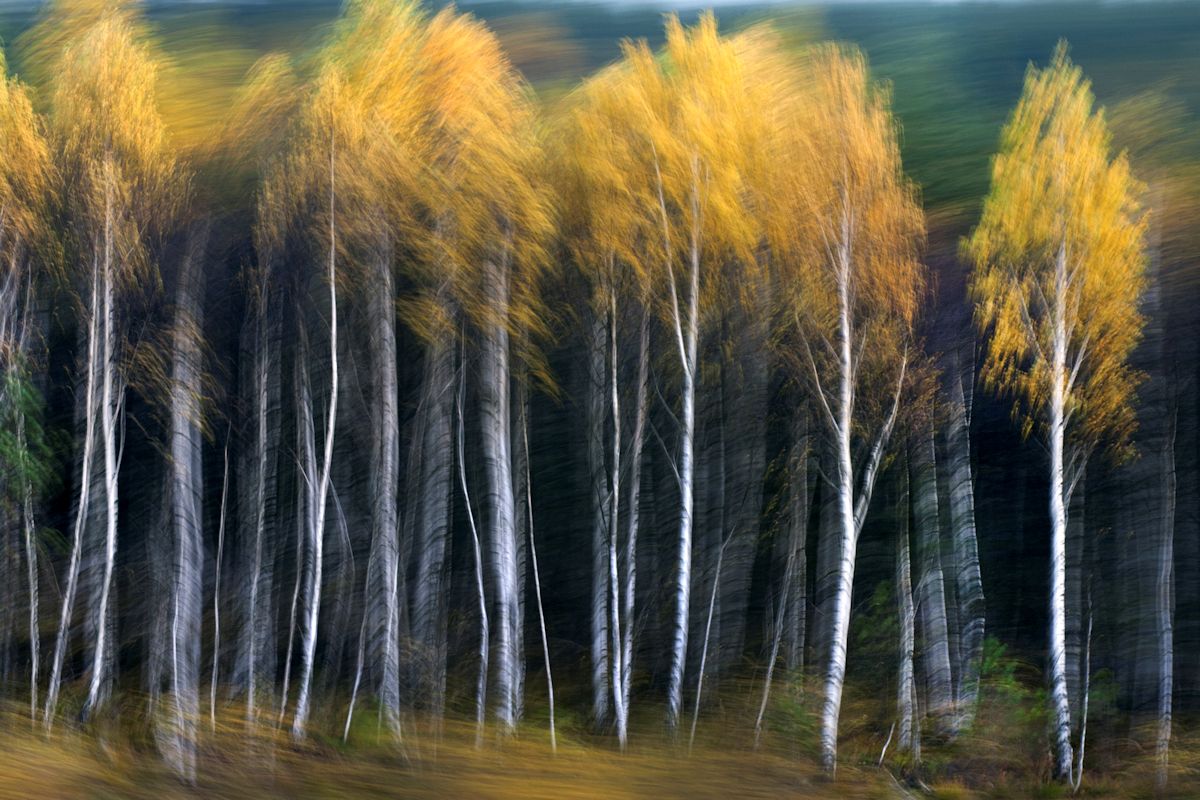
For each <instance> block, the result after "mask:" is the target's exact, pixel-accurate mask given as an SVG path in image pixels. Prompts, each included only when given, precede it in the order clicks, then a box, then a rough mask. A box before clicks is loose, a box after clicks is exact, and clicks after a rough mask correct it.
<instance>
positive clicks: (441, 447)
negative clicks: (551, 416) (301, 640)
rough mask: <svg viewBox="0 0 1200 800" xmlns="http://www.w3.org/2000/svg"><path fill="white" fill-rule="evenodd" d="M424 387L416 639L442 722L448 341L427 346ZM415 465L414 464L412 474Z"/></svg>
mask: <svg viewBox="0 0 1200 800" xmlns="http://www.w3.org/2000/svg"><path fill="white" fill-rule="evenodd" d="M422 382H423V385H422V387H421V407H420V410H419V411H418V413H419V414H422V415H423V418H422V420H421V425H420V430H421V447H420V464H419V472H418V480H419V481H420V495H419V501H418V502H419V513H420V518H419V521H418V525H417V537H418V538H417V548H416V549H417V552H416V558H417V567H416V580H415V581H414V586H413V590H414V592H415V600H414V602H413V635H414V638H415V640H416V642H417V645H418V647H419V648H420V650H419V653H418V659H419V663H420V664H421V680H419V681H418V686H419V687H421V688H422V689H423V694H425V695H426V696H427V697H429V698H430V699H429V704H430V710H431V712H432V713H433V715H434V717H435V718H440V717H441V716H442V713H443V709H444V706H445V697H446V647H447V642H446V624H447V600H446V595H447V592H448V591H449V587H448V586H446V585H445V583H446V574H447V567H448V565H449V548H450V526H451V518H452V514H453V507H454V484H453V477H454V476H453V470H454V429H453V427H452V425H453V414H454V400H455V397H456V396H457V391H456V390H455V364H454V345H453V342H452V341H450V338H449V337H448V336H445V337H439V338H437V339H435V340H434V341H432V342H431V343H430V344H429V348H428V351H427V353H426V361H425V370H424V377H423V378H422ZM411 469H412V466H411V465H410V471H411Z"/></svg>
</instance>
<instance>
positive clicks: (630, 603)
mask: <svg viewBox="0 0 1200 800" xmlns="http://www.w3.org/2000/svg"><path fill="white" fill-rule="evenodd" d="M649 365H650V316H649V313H648V312H646V311H644V310H643V312H642V324H641V331H640V335H639V341H638V371H637V385H636V386H635V387H634V392H635V393H636V400H635V401H634V402H635V405H636V410H635V412H634V421H633V436H632V438H631V440H630V448H629V449H630V453H629V458H630V462H629V499H628V503H629V510H628V512H627V514H626V520H625V524H626V534H625V582H624V587H623V592H624V594H623V599H622V605H621V614H622V616H623V617H624V619H625V626H624V628H623V629H622V630H621V636H622V644H621V670H622V673H621V697H622V703H623V705H624V712H625V717H626V719H627V720H628V717H629V703H630V694H631V690H632V686H633V647H634V641H633V628H634V610H635V602H636V599H637V540H638V528H639V524H640V523H639V512H640V503H641V489H642V445H643V443H644V441H645V435H646V419H647V385H646V383H647V378H648V373H649Z"/></svg>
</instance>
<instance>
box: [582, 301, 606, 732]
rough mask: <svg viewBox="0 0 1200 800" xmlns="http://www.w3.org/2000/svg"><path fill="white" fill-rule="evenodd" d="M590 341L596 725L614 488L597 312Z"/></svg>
mask: <svg viewBox="0 0 1200 800" xmlns="http://www.w3.org/2000/svg"><path fill="white" fill-rule="evenodd" d="M593 314H594V319H593V320H592V330H591V338H590V340H589V342H588V350H589V353H588V406H587V418H588V420H587V425H588V430H587V460H588V478H589V481H590V482H591V486H592V587H591V592H592V595H591V626H592V627H591V634H592V641H591V667H592V718H593V721H594V722H595V724H596V726H597V728H601V727H603V726H604V724H605V722H606V721H607V719H608V711H609V708H608V705H609V699H610V691H609V663H608V662H609V652H608V642H609V610H608V593H609V583H610V577H609V571H608V540H609V538H610V536H609V533H608V528H609V519H608V515H609V505H610V504H609V502H608V496H609V492H610V491H611V490H610V489H609V487H608V485H607V480H608V478H607V476H606V475H605V471H604V461H605V454H604V428H605V422H604V418H605V410H604V405H605V403H604V388H605V384H606V378H605V364H604V361H605V359H604V354H605V349H606V345H605V335H604V323H603V318H602V316H601V315H600V313H599V312H597V311H594V310H593Z"/></svg>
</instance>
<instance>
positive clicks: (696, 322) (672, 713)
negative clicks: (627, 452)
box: [667, 188, 700, 731]
mask: <svg viewBox="0 0 1200 800" xmlns="http://www.w3.org/2000/svg"><path fill="white" fill-rule="evenodd" d="M698 191H699V189H698V188H697V189H696V190H695V191H694V192H693V194H694V195H695V194H696V193H697V192H698ZM698 206H699V197H698V196H695V197H694V198H693V228H692V235H691V241H690V250H689V255H690V263H689V265H688V276H687V277H688V286H687V294H686V296H685V302H686V303H687V312H686V316H682V315H681V314H680V309H679V303H678V298H677V297H676V294H677V292H676V288H675V278H674V275H672V276H671V298H672V315H673V318H674V325H675V336H676V341H677V344H678V347H679V359H680V367H681V370H682V373H683V383H682V386H681V390H680V415H679V463H678V474H679V475H678V476H679V544H678V547H679V549H678V555H677V558H676V578H675V580H676V582H675V631H674V641H673V644H672V648H671V673H670V682H669V685H668V688H667V726H668V727H669V728H670V729H671V730H672V731H674V730H675V729H676V728H677V727H678V725H679V718H680V715H681V714H682V711H683V672H684V667H685V665H686V664H687V645H688V620H689V616H690V611H691V588H692V508H693V502H694V497H693V493H694V481H695V431H696V379H697V374H696V372H697V367H698V363H697V347H698V343H699V338H700V229H699V228H700V223H699V217H698Z"/></svg>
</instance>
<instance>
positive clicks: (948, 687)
mask: <svg viewBox="0 0 1200 800" xmlns="http://www.w3.org/2000/svg"><path fill="white" fill-rule="evenodd" d="M936 458H937V456H936V453H935V447H934V440H933V428H932V423H929V424H928V426H927V427H924V428H923V429H922V430H921V431H920V432H919V433H918V434H917V437H916V440H915V441H914V443H913V454H912V457H911V460H910V461H909V464H910V469H911V470H912V483H911V485H912V492H913V518H914V521H915V523H916V528H917V530H916V533H917V547H918V554H919V555H918V559H917V567H918V569H919V570H920V572H919V577H918V579H917V591H916V594H917V598H918V600H917V608H918V610H919V613H920V618H921V633H922V636H921V638H922V643H921V644H922V646H921V662H922V666H923V671H924V677H925V703H926V704H925V714H926V715H927V716H929V717H930V718H932V720H933V723H934V727H935V729H937V730H939V731H941V732H946V731H947V730H949V729H950V728H951V727H952V724H953V720H952V719H951V716H952V713H953V709H954V686H953V674H952V671H951V668H950V648H949V636H948V632H947V624H946V594H945V590H944V583H943V576H942V562H941V551H942V543H941V530H940V528H939V514H938V495H937V466H936Z"/></svg>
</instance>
